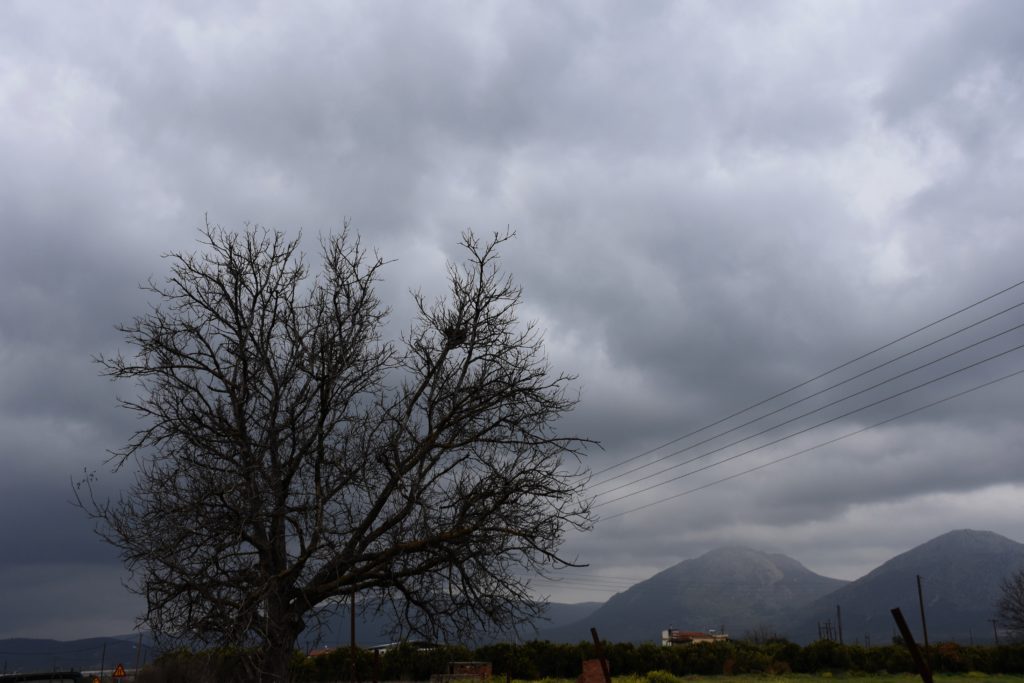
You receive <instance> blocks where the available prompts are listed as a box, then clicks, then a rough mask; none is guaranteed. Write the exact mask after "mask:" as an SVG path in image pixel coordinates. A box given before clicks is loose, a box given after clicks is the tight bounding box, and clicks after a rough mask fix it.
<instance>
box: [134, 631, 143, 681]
mask: <svg viewBox="0 0 1024 683" xmlns="http://www.w3.org/2000/svg"><path fill="white" fill-rule="evenodd" d="M141 659H142V631H139V649H138V650H136V652H135V675H136V676H138V675H139V662H140V661H141Z"/></svg>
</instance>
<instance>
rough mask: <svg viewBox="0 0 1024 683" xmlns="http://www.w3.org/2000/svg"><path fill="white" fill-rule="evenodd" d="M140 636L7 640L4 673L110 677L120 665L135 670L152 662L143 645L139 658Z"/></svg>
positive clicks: (2, 647)
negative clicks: (85, 672) (102, 673)
mask: <svg viewBox="0 0 1024 683" xmlns="http://www.w3.org/2000/svg"><path fill="white" fill-rule="evenodd" d="M136 638H137V636H125V639H121V638H84V639H81V640H47V639H43V638H6V639H3V640H0V659H2V660H3V664H2V667H3V668H2V669H0V671H5V672H7V673H16V672H26V671H67V670H69V669H74V670H76V671H81V670H83V669H95V670H99V668H100V666H101V665H103V667H104V669H105V670H106V671H107V673H110V672H111V671H113V670H114V667H115V666H117V665H118V664H123V665H124V666H125V667H126V668H129V669H131V668H134V667H135V662H136V657H138V658H139V661H140V662H141V661H146V660H149V659H152V653H151V648H150V647H149V646H148V645H147V644H146V643H143V650H142V656H141V657H139V655H138V650H137V649H136V645H137V642H138V641H137V640H136Z"/></svg>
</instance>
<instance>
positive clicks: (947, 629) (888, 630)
mask: <svg viewBox="0 0 1024 683" xmlns="http://www.w3.org/2000/svg"><path fill="white" fill-rule="evenodd" d="M1021 567H1024V544H1021V543H1017V542H1016V541H1012V540H1010V539H1009V538H1006V537H1005V536H1000V535H999V534H996V533H993V532H991V531H973V530H970V529H961V530H958V531H950V532H949V533H946V534H943V535H941V536H938V537H937V538H933V539H932V540H930V541H927V542H926V543H923V544H921V545H919V546H917V547H915V548H913V549H911V550H908V551H907V552H905V553H902V554H900V555H897V556H896V557H894V558H892V559H891V560H889V561H888V562H886V563H884V564H882V565H881V566H880V567H878V568H877V569H875V570H874V571H871V572H869V573H868V574H866V575H865V576H863V577H861V578H859V579H857V580H856V581H853V582H851V583H849V584H847V585H846V586H843V587H842V588H840V589H838V590H836V591H835V592H833V593H830V594H828V595H827V596H823V597H822V598H820V599H819V600H817V601H815V602H814V603H813V604H811V605H809V606H808V607H807V608H806V610H804V611H803V612H802V613H801V614H799V615H796V616H794V617H793V618H791V619H789V620H788V621H787V622H786V623H784V624H782V626H783V630H784V632H785V633H786V634H787V635H788V636H789V637H790V638H791V639H792V640H794V641H797V642H807V641H810V640H813V639H816V638H817V623H818V622H824V621H826V620H831V621H832V622H833V623H836V622H837V620H836V605H839V606H840V607H841V613H842V623H843V631H844V640H845V641H847V642H854V641H860V642H862V643H863V642H866V641H870V642H872V643H875V644H879V643H887V642H890V641H891V638H892V636H893V634H894V623H893V620H892V616H891V614H890V612H889V610H890V609H892V608H893V607H899V608H900V609H901V610H902V612H903V615H904V617H906V618H907V621H908V623H909V624H910V627H911V629H912V630H913V631H914V633H915V634H916V637H917V638H921V637H922V634H923V631H922V628H921V616H920V608H919V602H918V595H917V576H918V575H920V576H921V588H922V594H923V597H924V603H925V618H926V619H927V624H928V635H929V640H930V641H931V642H939V641H941V640H955V641H958V642H962V643H969V642H971V641H974V642H979V643H981V642H991V641H992V640H993V634H992V625H991V623H990V622H989V620H990V619H992V618H993V617H994V613H995V609H996V603H997V602H998V600H999V596H1000V582H1001V581H1002V579H1003V577H1004V576H1006V575H1007V574H1009V573H1010V572H1012V571H1014V570H1016V569H1019V568H1021Z"/></svg>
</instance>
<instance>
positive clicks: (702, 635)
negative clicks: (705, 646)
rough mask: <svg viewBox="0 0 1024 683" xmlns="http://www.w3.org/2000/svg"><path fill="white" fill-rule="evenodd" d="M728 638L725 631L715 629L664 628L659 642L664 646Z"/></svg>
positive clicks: (709, 641) (711, 641)
mask: <svg viewBox="0 0 1024 683" xmlns="http://www.w3.org/2000/svg"><path fill="white" fill-rule="evenodd" d="M724 640H729V636H728V635H727V634H725V633H716V632H715V631H708V632H704V631H679V630H677V629H673V628H670V629H665V630H664V631H662V632H661V644H662V645H664V646H665V647H671V646H673V645H695V644H697V643H718V642H721V641H724Z"/></svg>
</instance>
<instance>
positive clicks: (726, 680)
mask: <svg viewBox="0 0 1024 683" xmlns="http://www.w3.org/2000/svg"><path fill="white" fill-rule="evenodd" d="M673 678H674V679H675V680H677V681H679V683H828V682H829V681H832V682H834V683H921V677H920V676H918V675H916V674H913V675H912V674H889V675H885V674H880V675H872V674H861V675H856V674H835V675H830V674H827V673H826V674H822V675H812V674H786V675H784V676H768V675H762V676H757V675H746V676H673ZM495 680H496V681H497V680H500V679H498V678H497V677H496V678H495ZM512 683H576V680H575V679H570V678H542V679H540V680H537V681H525V680H517V679H513V681H512ZM612 683H651V679H649V678H647V677H646V676H612ZM657 683H664V681H662V680H661V679H660V677H659V680H658V682H657ZM935 683H1024V676H1009V675H1003V674H983V673H978V672H972V673H968V674H936V675H935Z"/></svg>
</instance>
